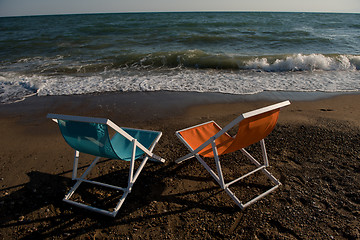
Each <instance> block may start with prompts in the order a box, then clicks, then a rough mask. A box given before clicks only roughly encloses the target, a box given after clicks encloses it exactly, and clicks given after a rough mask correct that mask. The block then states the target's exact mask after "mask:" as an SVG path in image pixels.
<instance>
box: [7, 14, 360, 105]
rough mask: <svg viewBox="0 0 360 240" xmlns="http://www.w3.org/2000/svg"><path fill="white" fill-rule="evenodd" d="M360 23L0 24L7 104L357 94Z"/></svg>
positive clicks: (76, 20)
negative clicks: (156, 96) (66, 98)
mask: <svg viewBox="0 0 360 240" xmlns="http://www.w3.org/2000/svg"><path fill="white" fill-rule="evenodd" d="M359 73H360V14H337V13H272V12H271V13H270V12H219V13H217V12H202V13H199V12H197V13H196V12H194V13H121V14H81V15H56V16H31V17H3V18H0V102H1V103H12V102H16V101H21V100H23V99H25V98H26V97H28V96H33V95H38V96H50V95H74V94H89V93H101V92H127V91H188V92H194V91H195V92H218V93H229V94H255V93H259V92H263V91H295V92H309V91H311V92H313V91H314V92H315V91H322V92H349V91H354V92H358V91H359V90H360V74H359Z"/></svg>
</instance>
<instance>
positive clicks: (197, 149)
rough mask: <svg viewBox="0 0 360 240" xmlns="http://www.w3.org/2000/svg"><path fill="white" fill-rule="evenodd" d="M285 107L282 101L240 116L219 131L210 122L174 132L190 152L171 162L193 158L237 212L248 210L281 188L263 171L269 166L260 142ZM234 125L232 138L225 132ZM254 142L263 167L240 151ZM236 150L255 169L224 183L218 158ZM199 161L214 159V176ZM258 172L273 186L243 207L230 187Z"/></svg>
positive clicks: (204, 164) (215, 125)
mask: <svg viewBox="0 0 360 240" xmlns="http://www.w3.org/2000/svg"><path fill="white" fill-rule="evenodd" d="M289 104H290V102H289V101H284V102H280V103H277V104H274V105H271V106H268V107H264V108H260V109H258V110H254V111H251V112H247V113H243V114H242V115H240V116H239V117H237V118H236V119H235V120H233V121H232V122H231V123H229V124H228V125H227V126H226V127H224V128H223V129H222V128H221V127H220V126H219V125H218V124H216V123H215V122H214V121H210V122H206V123H203V124H200V125H196V126H193V127H189V128H186V129H183V130H179V131H177V132H176V136H177V137H178V138H179V139H180V140H181V141H182V142H183V143H184V144H185V145H186V147H187V148H188V149H189V150H190V153H189V154H187V155H185V156H183V157H181V158H179V159H177V160H176V161H175V162H176V163H181V162H183V161H185V160H187V159H189V158H192V157H196V159H197V160H198V161H199V162H200V163H201V164H202V165H203V166H204V167H205V169H206V170H207V171H208V172H209V173H210V174H211V176H212V177H213V178H214V179H215V180H216V182H217V183H218V184H219V185H220V187H221V188H222V189H224V190H225V192H226V193H227V194H228V195H229V196H230V197H231V198H232V199H233V200H234V202H235V203H236V204H237V205H238V206H239V207H240V208H241V209H244V208H246V207H248V206H249V205H250V204H252V203H254V202H256V201H258V200H259V199H261V198H263V197H265V196H266V195H268V194H269V193H271V192H272V191H274V190H275V189H276V188H278V187H279V186H280V185H281V183H280V182H279V181H278V180H277V179H276V178H275V177H274V176H273V175H272V174H271V173H270V172H269V171H268V170H267V167H268V166H269V162H268V157H267V153H266V148H265V141H264V138H265V137H266V136H268V135H269V134H270V132H271V131H272V130H273V129H274V127H275V125H276V122H277V119H278V116H279V112H280V108H282V107H285V106H287V105H289ZM236 125H238V130H237V134H236V135H235V136H234V137H232V136H230V135H229V134H228V133H227V132H228V131H229V130H230V129H231V128H233V127H234V126H236ZM257 142H260V145H261V151H262V158H263V164H261V163H260V162H259V161H258V160H256V159H255V158H254V157H253V156H252V155H251V154H250V153H249V152H248V151H246V150H245V149H244V148H246V147H248V146H250V145H252V144H254V143H257ZM237 150H240V151H241V152H242V153H243V154H244V155H245V156H246V157H247V158H248V159H250V161H251V162H252V163H254V164H255V166H256V169H255V170H253V171H250V172H248V173H246V174H244V175H242V176H240V177H238V178H236V179H234V180H232V181H230V182H228V183H226V182H225V180H224V176H223V172H222V169H221V164H220V158H219V157H220V156H221V155H223V154H227V153H231V152H235V151H237ZM202 157H206V158H214V159H215V164H216V172H215V170H213V169H212V168H211V167H209V165H208V164H207V163H206V162H205V161H204V159H203V158H202ZM260 170H261V171H262V172H263V173H264V174H265V176H266V177H267V178H268V179H270V181H271V182H272V183H273V185H274V186H272V187H271V188H270V189H268V190H267V191H265V192H263V193H261V194H259V195H257V196H256V197H254V198H252V199H251V200H249V201H247V202H246V203H242V202H241V201H240V200H239V199H238V197H237V196H235V194H234V193H233V192H232V191H231V190H230V187H231V185H232V184H234V183H236V182H238V181H240V180H242V179H244V178H246V177H248V176H250V175H252V174H254V173H255V172H258V171H260Z"/></svg>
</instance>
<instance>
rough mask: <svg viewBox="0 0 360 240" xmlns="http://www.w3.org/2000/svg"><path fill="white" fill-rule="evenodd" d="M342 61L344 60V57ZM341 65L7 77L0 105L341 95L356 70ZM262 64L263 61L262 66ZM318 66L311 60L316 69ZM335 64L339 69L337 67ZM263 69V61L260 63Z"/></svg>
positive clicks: (358, 84) (354, 85)
mask: <svg viewBox="0 0 360 240" xmlns="http://www.w3.org/2000/svg"><path fill="white" fill-rule="evenodd" d="M318 58H319V56H311V57H308V58H305V59H304V58H303V57H301V56H299V57H298V58H292V59H291V60H290V59H289V60H285V61H283V62H275V63H274V64H270V65H269V68H277V69H278V68H284V66H289V65H291V64H295V63H296V64H297V66H298V65H299V62H300V63H302V62H304V63H303V64H304V66H305V65H306V66H307V65H309V64H310V63H311V62H312V61H313V60H314V59H318ZM320 59H323V60H324V61H323V62H324V63H323V65H322V66H323V69H333V66H334V64H335V63H329V62H328V61H327V60H328V59H327V58H326V57H325V58H321V57H320ZM346 59H348V58H346ZM351 61H353V62H354V61H358V62H359V58H356V59H351V60H349V62H347V61H345V60H342V61H339V62H338V63H336V64H335V65H336V66H337V67H338V68H340V65H341V64H342V65H344V66H343V67H342V68H340V69H347V70H346V71H345V70H342V71H340V70H338V71H324V70H317V71H294V72H289V71H287V72H281V71H280V72H279V71H278V72H271V71H260V72H259V71H248V70H240V71H225V70H221V71H218V70H172V71H164V70H158V71H145V70H143V71H131V70H124V69H120V70H112V71H107V72H103V73H100V74H98V75H95V76H94V75H90V76H86V75H83V76H76V75H59V76H44V75H31V76H24V75H19V74H18V73H11V72H7V73H6V74H5V73H2V76H0V99H1V102H2V103H8V102H15V101H19V100H22V99H24V98H25V97H27V96H32V95H38V96H50V95H75V94H88V93H100V92H112V91H123V92H129V91H194V92H219V93H229V94H254V93H258V92H262V91H324V92H346V91H358V90H360V75H359V71H358V70H349V69H353V67H349V64H350V65H352V64H351V63H350V62H351ZM264 62H265V61H264ZM320 63H321V62H319V61H317V64H318V65H319V64H320ZM340 63H341V64H340ZM263 64H265V65H266V62H265V63H263Z"/></svg>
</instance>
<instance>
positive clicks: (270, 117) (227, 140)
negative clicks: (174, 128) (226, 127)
mask: <svg viewBox="0 0 360 240" xmlns="http://www.w3.org/2000/svg"><path fill="white" fill-rule="evenodd" d="M279 111H280V109H275V110H273V111H269V112H266V113H263V114H260V115H256V116H253V117H250V118H246V119H244V120H242V121H241V122H240V123H239V129H238V132H237V134H236V136H235V137H234V138H233V137H231V136H230V135H229V134H227V133H224V134H223V135H221V136H220V137H218V138H217V139H216V140H215V144H216V147H217V151H218V155H219V156H220V155H222V154H226V153H231V152H234V151H237V150H239V149H242V148H245V147H248V146H250V145H251V144H253V143H256V142H258V141H260V140H261V139H264V138H265V137H266V136H267V135H269V134H270V132H271V131H272V130H273V129H274V127H275V125H276V122H277V119H278V117H279ZM219 131H221V128H220V127H219V126H218V125H217V124H216V123H215V122H208V123H205V124H202V125H199V126H196V127H193V128H189V129H185V130H183V131H181V132H179V133H180V134H181V136H182V137H183V138H184V140H185V141H186V142H187V143H188V144H189V145H190V147H191V148H192V149H193V150H195V149H197V148H198V147H199V146H200V145H201V144H203V143H204V142H206V141H207V140H208V139H209V138H211V137H213V136H214V135H215V134H217V133H218V132H219ZM199 154H200V155H201V156H203V157H214V152H213V150H212V147H211V144H209V145H207V146H206V147H205V148H203V149H202V150H201V151H200V152H199Z"/></svg>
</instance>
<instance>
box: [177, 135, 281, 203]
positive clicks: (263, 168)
mask: <svg viewBox="0 0 360 240" xmlns="http://www.w3.org/2000/svg"><path fill="white" fill-rule="evenodd" d="M260 144H261V149H262V154H263V160H264V164H263V165H262V164H260V163H259V162H258V161H257V160H256V159H255V158H254V157H253V156H252V155H251V154H250V153H248V152H247V151H246V150H245V149H241V151H242V153H243V154H244V155H245V156H246V157H247V158H248V159H250V160H251V162H252V163H254V164H255V166H256V169H255V170H253V171H251V172H248V173H246V174H244V175H242V176H240V177H239V178H237V179H235V180H233V181H231V182H228V183H225V180H224V177H223V173H222V169H221V164H220V159H219V157H218V154H217V149H216V145H215V143H212V147H213V152H214V158H215V163H216V168H217V172H218V175H217V174H216V173H215V171H214V170H212V169H211V168H210V167H209V165H207V163H206V162H205V161H204V160H203V159H202V158H201V157H200V156H199V154H195V157H196V158H197V160H198V161H199V162H200V163H201V164H202V165H203V166H204V167H205V169H206V170H207V171H208V172H209V173H210V175H211V176H212V177H213V178H214V179H215V180H216V181H217V182H218V184H219V185H220V187H221V188H222V189H224V191H225V192H226V193H227V194H228V195H229V196H230V197H231V198H232V199H233V201H234V202H235V203H236V204H237V205H238V206H239V207H240V208H241V209H244V208H246V207H248V206H249V205H251V204H253V203H255V202H256V201H258V200H260V199H261V198H263V197H265V196H266V195H268V194H269V193H271V192H273V191H274V190H276V189H277V188H278V187H279V186H280V185H281V183H280V182H279V181H278V180H277V179H276V178H275V177H274V176H273V175H272V174H271V173H270V172H269V171H268V170H267V169H266V167H267V166H269V163H268V158H267V155H266V149H265V143H264V141H263V140H262V141H260ZM190 154H191V155H192V154H193V153H190ZM190 154H188V155H190ZM188 155H186V156H188ZM186 156H185V157H186ZM192 156H193V155H192ZM179 160H181V159H179ZM260 170H261V171H262V172H263V173H264V174H265V175H266V176H267V177H268V179H269V180H271V181H272V182H273V184H274V186H273V187H271V188H270V189H268V190H267V191H265V192H263V193H261V194H259V195H257V196H256V197H254V198H253V199H251V200H249V201H247V202H246V203H242V201H240V200H239V199H238V198H237V196H236V195H235V194H234V193H233V192H232V191H231V190H230V186H231V185H232V184H234V183H236V182H238V181H240V180H242V179H244V178H246V177H248V176H250V175H252V174H254V173H256V172H258V171H260Z"/></svg>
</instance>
